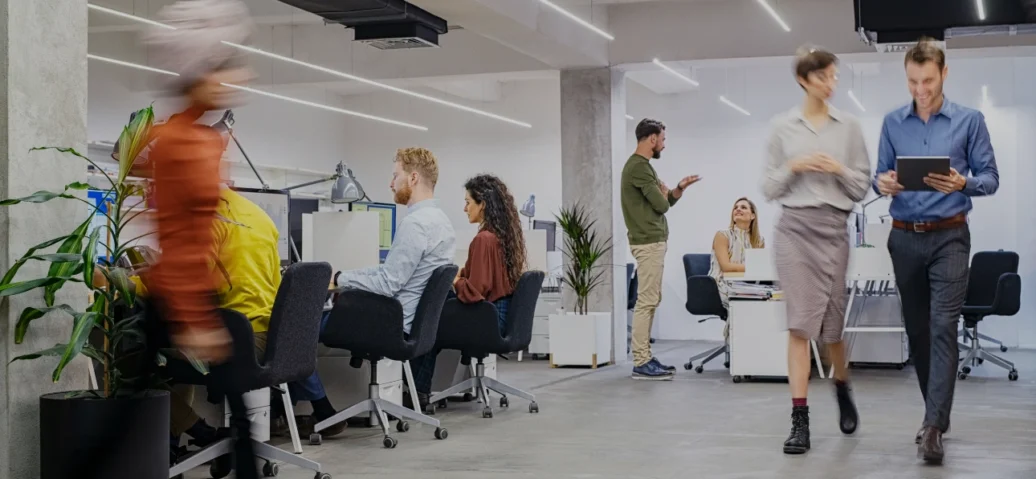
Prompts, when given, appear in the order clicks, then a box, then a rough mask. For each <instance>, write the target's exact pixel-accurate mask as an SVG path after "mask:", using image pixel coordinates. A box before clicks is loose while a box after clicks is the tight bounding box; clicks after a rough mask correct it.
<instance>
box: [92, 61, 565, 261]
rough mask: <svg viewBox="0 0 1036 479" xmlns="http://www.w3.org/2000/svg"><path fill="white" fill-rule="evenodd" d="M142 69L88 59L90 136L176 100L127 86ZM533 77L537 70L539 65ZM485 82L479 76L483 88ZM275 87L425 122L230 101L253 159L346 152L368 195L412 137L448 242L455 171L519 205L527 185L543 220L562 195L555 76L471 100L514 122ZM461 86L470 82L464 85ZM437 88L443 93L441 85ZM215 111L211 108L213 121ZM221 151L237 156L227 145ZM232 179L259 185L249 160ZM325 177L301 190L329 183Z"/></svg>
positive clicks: (382, 185) (304, 160)
mask: <svg viewBox="0 0 1036 479" xmlns="http://www.w3.org/2000/svg"><path fill="white" fill-rule="evenodd" d="M140 76H141V74H140V73H136V72H135V71H133V70H127V69H124V68H122V67H117V66H108V65H106V64H99V63H96V62H91V64H90V84H89V88H90V97H89V118H88V123H89V138H90V140H92V141H115V140H116V139H117V138H118V135H119V133H120V132H121V130H122V127H123V125H125V123H126V122H127V121H128V119H129V114H130V112H132V111H135V110H137V109H139V108H143V107H145V106H147V105H148V104H149V103H151V102H153V101H154V102H155V110H156V116H157V118H158V119H161V120H164V119H165V118H166V117H168V116H169V115H170V114H172V113H175V112H176V111H177V105H176V104H174V103H173V102H171V101H169V100H165V99H157V100H156V99H155V98H154V97H153V95H152V94H149V93H139V92H134V91H132V90H131V89H129V88H127V87H126V86H125V85H128V84H133V85H136V84H139V82H140V81H141V78H140ZM540 77H542V75H540ZM489 90H492V93H493V94H494V95H495V94H496V91H497V90H496V89H495V88H490V85H488V84H487V92H488V91H489ZM275 91H276V92H277V93H280V94H283V95H290V96H294V97H298V98H304V99H307V100H311V101H316V102H321V103H329V104H332V105H335V106H339V107H343V108H349V109H353V110H357V111H361V112H365V113H370V114H376V115H379V116H383V117H389V118H393V119H397V120H401V121H406V122H410V123H416V124H420V125H425V126H427V127H428V128H429V131H427V132H421V131H416V130H410V129H405V128H400V127H395V126H388V125H385V124H383V123H377V122H372V121H369V120H363V119H357V118H354V117H348V116H344V115H341V114H338V113H333V112H327V111H322V110H318V109H314V108H311V107H306V106H300V105H295V104H291V103H285V102H282V101H279V100H273V99H266V98H262V97H254V96H249V97H248V103H247V104H246V105H244V106H242V107H241V108H237V109H235V117H236V120H237V123H236V125H235V133H236V135H237V137H238V138H239V139H240V141H241V142H242V144H243V145H244V147H245V149H246V151H248V154H249V156H250V157H251V158H252V160H253V161H254V162H256V163H259V164H268V165H280V166H286V167H296V168H305V169H309V170H316V171H326V172H327V174H329V175H330V174H331V173H333V172H334V168H335V165H336V164H337V163H338V162H339V161H343V160H344V161H345V162H346V163H347V164H348V165H349V167H350V168H352V169H353V172H354V174H355V175H356V176H357V178H358V179H359V180H360V182H361V183H362V184H363V185H364V188H365V189H366V190H367V193H368V195H369V196H370V197H371V198H372V199H373V200H375V201H383V202H390V201H392V195H391V192H390V191H389V180H390V179H391V174H392V161H393V159H394V157H395V152H396V149H398V148H402V147H408V146H421V147H425V148H428V149H430V150H431V151H432V152H433V153H434V154H435V155H436V157H437V158H438V159H439V168H440V177H439V185H438V188H437V191H436V193H437V197H438V198H439V199H440V200H441V201H442V206H443V208H444V210H445V211H446V213H447V214H448V215H449V217H450V219H451V221H452V222H453V224H454V227H455V228H456V229H457V243H458V245H459V246H460V245H463V246H465V247H466V245H467V243H468V242H470V240H471V238H473V237H474V235H475V233H476V231H475V227H474V226H472V225H470V224H468V222H467V218H466V216H465V215H464V212H463V208H464V190H463V184H464V181H465V180H467V179H468V178H470V177H471V176H474V175H476V174H479V173H492V174H495V175H497V176H499V177H500V178H501V179H503V180H504V182H505V183H507V185H508V187H509V188H510V189H511V192H512V194H514V196H515V201H516V202H518V206H519V207H520V206H521V204H522V203H524V202H525V200H526V199H527V198H528V196H529V194H535V195H536V201H537V212H538V215H537V219H546V220H552V219H553V214H554V213H555V212H556V211H557V209H558V206H559V205H560V203H561V158H560V155H561V140H560V88H559V83H558V79H557V78H556V77H554V78H547V79H536V80H523V81H516V82H508V83H503V84H502V86H501V88H500V90H499V93H500V97H499V101H496V102H492V103H486V104H484V105H480V106H478V107H479V108H481V109H483V110H489V111H493V112H497V113H499V114H501V115H505V116H508V117H511V118H521V119H522V120H524V121H526V122H528V123H530V124H532V125H533V127H532V128H523V127H519V126H514V125H510V124H507V123H503V122H499V121H495V120H491V119H487V118H485V117H481V116H476V115H474V114H471V113H466V112H462V111H459V110H455V109H452V108H447V107H444V106H440V105H435V104H432V103H429V102H425V101H422V100H415V99H412V98H410V97H405V96H402V95H398V94H394V93H375V94H368V95H359V96H351V97H345V98H343V97H340V96H337V95H333V94H327V93H325V92H324V91H322V90H319V89H288V88H279V89H277V90H275ZM468 93H469V94H470V92H468ZM442 96H445V95H442ZM216 120H218V115H216V117H214V118H213V119H212V121H216ZM227 157H228V158H230V159H231V160H242V159H243V158H241V155H240V153H238V151H237V149H236V148H235V147H233V146H232V145H231V146H230V148H229V150H228V153H227ZM233 173H234V174H233V178H234V179H235V180H236V182H237V184H238V185H241V186H251V187H255V186H258V182H257V181H256V180H255V179H254V176H252V174H251V172H250V170H248V169H247V168H245V167H243V166H238V167H235V168H234V171H233ZM264 178H265V179H266V180H267V182H268V183H270V184H271V185H272V186H274V187H283V186H287V185H291V184H298V183H301V182H304V181H308V180H312V179H314V177H313V175H308V176H307V175H294V176H292V175H288V176H287V177H275V176H273V175H270V174H267V173H264ZM329 188H330V183H328V184H325V185H324V186H322V187H320V186H318V187H314V188H308V189H307V191H321V189H322V191H325V192H326V191H328V189H329Z"/></svg>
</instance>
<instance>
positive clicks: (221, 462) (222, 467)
mask: <svg viewBox="0 0 1036 479" xmlns="http://www.w3.org/2000/svg"><path fill="white" fill-rule="evenodd" d="M233 469H234V456H233V455H231V454H224V455H222V456H220V457H218V458H216V460H215V461H212V464H210V465H209V475H210V476H212V479H223V478H224V477H227V476H229V475H230V471H232V470H233Z"/></svg>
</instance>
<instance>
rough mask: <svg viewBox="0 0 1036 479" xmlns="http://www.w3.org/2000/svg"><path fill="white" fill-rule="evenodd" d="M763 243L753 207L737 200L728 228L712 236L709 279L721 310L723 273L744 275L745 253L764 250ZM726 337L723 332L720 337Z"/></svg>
mask: <svg viewBox="0 0 1036 479" xmlns="http://www.w3.org/2000/svg"><path fill="white" fill-rule="evenodd" d="M765 246H766V242H765V241H764V240H763V236H762V234H760V233H759V218H758V216H757V213H756V210H755V203H752V201H751V200H749V199H748V198H738V200H737V201H735V202H734V209H733V210H732V211H731V212H730V227H728V228H727V229H725V230H719V231H717V232H716V237H715V238H714V239H713V240H712V259H711V264H710V265H709V276H711V277H712V278H713V279H715V280H716V286H717V287H718V288H719V296H720V299H722V300H723V307H724V308H728V307H729V298H730V286H729V285H728V284H727V282H726V280H724V279H723V274H724V273H744V272H745V250H746V249H751V248H764V247H765ZM725 336H726V333H725V332H724V337H725Z"/></svg>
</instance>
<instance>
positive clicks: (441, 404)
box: [439, 399, 447, 409]
mask: <svg viewBox="0 0 1036 479" xmlns="http://www.w3.org/2000/svg"><path fill="white" fill-rule="evenodd" d="M446 404H447V402H446V400H445V399H440V400H439V409H446Z"/></svg>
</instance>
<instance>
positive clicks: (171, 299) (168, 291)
mask: <svg viewBox="0 0 1036 479" xmlns="http://www.w3.org/2000/svg"><path fill="white" fill-rule="evenodd" d="M158 21H159V22H161V23H163V24H165V25H168V26H171V27H173V28H172V29H169V28H162V27H157V26H156V27H152V28H151V29H150V30H149V31H148V32H147V33H146V35H145V43H146V44H147V47H148V51H149V53H150V56H151V58H152V59H154V60H155V63H156V65H155V66H156V67H158V68H161V69H163V70H168V71H172V72H175V73H177V74H178V76H168V77H163V80H164V81H163V85H162V87H163V89H164V90H165V91H166V92H167V93H168V94H170V95H173V96H179V97H181V98H182V99H183V102H184V106H185V109H184V110H183V111H182V112H181V113H178V114H176V115H173V116H172V117H171V118H169V120H168V121H167V122H166V123H165V124H163V125H160V126H156V127H155V128H154V129H153V134H154V136H155V138H156V141H155V143H154V145H153V149H152V151H151V153H150V158H149V159H150V160H151V162H152V164H153V175H154V188H155V191H154V202H155V207H156V210H157V211H156V213H157V214H156V222H157V229H158V243H159V247H160V249H161V251H162V258H161V260H160V261H159V263H158V264H157V265H155V267H154V268H153V269H152V271H151V275H150V278H149V279H150V283H149V287H150V290H151V294H152V298H153V299H154V301H155V306H156V307H157V311H158V312H159V314H160V315H161V316H162V319H163V320H164V321H165V323H166V325H167V327H168V330H169V334H170V339H171V340H172V342H173V343H174V345H175V346H177V347H178V348H180V349H181V350H183V351H184V352H186V353H188V354H191V355H193V356H194V357H196V358H198V359H200V360H203V361H207V362H210V363H220V362H223V361H225V360H226V359H227V358H228V356H229V354H230V350H231V348H230V346H231V344H230V343H231V339H230V335H229V333H228V332H227V330H226V328H225V327H224V325H223V322H222V320H221V317H220V315H219V314H218V311H217V308H218V306H219V303H218V301H217V300H216V290H217V287H216V285H217V284H218V283H217V281H216V278H214V277H213V276H212V271H211V269H210V267H209V257H208V254H209V252H210V251H211V245H212V242H213V238H212V224H213V220H214V219H215V218H216V208H217V205H218V202H219V197H220V181H221V180H220V160H221V157H222V153H223V151H224V148H225V145H226V143H225V138H224V137H222V136H221V135H220V133H219V132H218V131H216V130H214V129H213V128H211V127H209V126H207V125H204V124H201V123H199V122H198V120H199V119H200V118H201V117H202V116H203V115H204V114H206V113H207V112H210V111H214V110H224V109H227V108H230V107H231V106H234V105H236V104H237V103H238V102H239V99H238V95H239V94H240V91H239V90H237V89H235V88H233V87H232V86H230V85H241V84H245V83H247V82H249V81H250V80H251V79H252V78H253V76H254V73H253V72H252V70H251V69H250V68H249V67H248V65H247V62H246V58H245V57H244V52H242V51H241V50H239V49H237V48H234V47H232V46H230V45H227V44H226V43H225V42H232V43H236V44H245V43H248V41H249V39H250V38H251V36H252V33H253V30H254V27H253V25H252V22H251V19H250V16H249V12H248V9H247V8H246V7H245V6H244V4H242V3H241V2H240V1H239V0H182V1H179V2H177V3H174V4H172V5H169V6H167V7H165V8H163V9H162V10H161V11H160V12H159V18H158Z"/></svg>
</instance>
